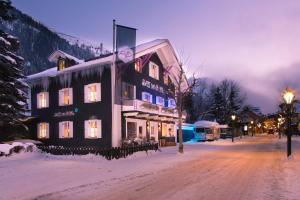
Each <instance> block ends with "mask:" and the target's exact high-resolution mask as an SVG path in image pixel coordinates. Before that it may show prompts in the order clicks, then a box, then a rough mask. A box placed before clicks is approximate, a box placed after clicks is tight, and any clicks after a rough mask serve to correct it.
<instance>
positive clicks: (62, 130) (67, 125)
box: [59, 121, 73, 138]
mask: <svg viewBox="0 0 300 200" xmlns="http://www.w3.org/2000/svg"><path fill="white" fill-rule="evenodd" d="M72 137H73V122H71V121H64V122H59V138H72Z"/></svg>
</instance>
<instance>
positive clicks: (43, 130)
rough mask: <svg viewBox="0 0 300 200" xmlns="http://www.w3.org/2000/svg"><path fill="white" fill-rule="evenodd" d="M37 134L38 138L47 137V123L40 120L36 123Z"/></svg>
mask: <svg viewBox="0 0 300 200" xmlns="http://www.w3.org/2000/svg"><path fill="white" fill-rule="evenodd" d="M37 136H38V138H40V139H45V138H49V123H46V122H41V123H39V124H38V125H37Z"/></svg>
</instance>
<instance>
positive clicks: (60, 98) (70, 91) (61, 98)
mask: <svg viewBox="0 0 300 200" xmlns="http://www.w3.org/2000/svg"><path fill="white" fill-rule="evenodd" d="M65 91H68V95H69V103H68V104H66V103H65V102H64V92H65ZM72 104H73V88H63V89H61V90H59V91H58V105H59V106H68V105H72Z"/></svg>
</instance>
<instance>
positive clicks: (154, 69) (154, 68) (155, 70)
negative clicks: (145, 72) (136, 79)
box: [149, 62, 159, 80]
mask: <svg viewBox="0 0 300 200" xmlns="http://www.w3.org/2000/svg"><path fill="white" fill-rule="evenodd" d="M149 76H151V77H152V78H155V79H157V80H159V67H158V65H156V64H155V63H153V62H149Z"/></svg>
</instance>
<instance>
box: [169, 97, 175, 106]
mask: <svg viewBox="0 0 300 200" xmlns="http://www.w3.org/2000/svg"><path fill="white" fill-rule="evenodd" d="M168 107H169V108H176V102H175V99H171V98H170V99H168Z"/></svg>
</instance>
